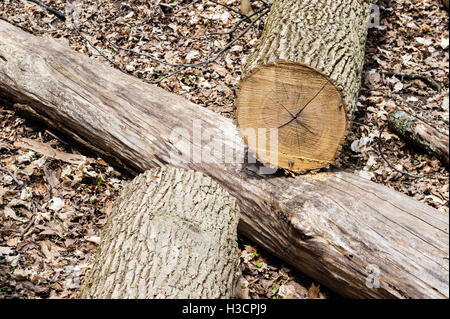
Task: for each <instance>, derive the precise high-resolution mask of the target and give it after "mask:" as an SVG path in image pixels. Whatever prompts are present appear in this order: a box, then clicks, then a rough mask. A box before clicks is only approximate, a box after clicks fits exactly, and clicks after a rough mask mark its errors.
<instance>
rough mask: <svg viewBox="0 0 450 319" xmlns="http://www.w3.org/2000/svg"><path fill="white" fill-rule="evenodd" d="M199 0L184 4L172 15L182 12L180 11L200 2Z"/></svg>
mask: <svg viewBox="0 0 450 319" xmlns="http://www.w3.org/2000/svg"><path fill="white" fill-rule="evenodd" d="M199 1H200V0H194V1H192V2H190V3H188V4H186V5H184V6H183V7H181V8H179V9H178V10H175V11H174V12H172V13H171V14H170V15H173V14H177V13H178V12H180V11H182V10H184V9H187V8H189V7H190V6H192V5H194V4H196V3H197V2H199Z"/></svg>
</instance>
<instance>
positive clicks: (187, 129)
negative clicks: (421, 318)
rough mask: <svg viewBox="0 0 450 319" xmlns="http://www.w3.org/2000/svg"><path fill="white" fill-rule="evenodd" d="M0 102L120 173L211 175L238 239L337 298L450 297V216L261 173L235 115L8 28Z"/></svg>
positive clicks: (0, 54) (370, 186) (367, 189)
mask: <svg viewBox="0 0 450 319" xmlns="http://www.w3.org/2000/svg"><path fill="white" fill-rule="evenodd" d="M0 98H3V100H10V101H13V102H15V103H21V104H18V105H19V106H20V105H21V108H22V110H23V111H25V112H27V114H28V116H30V117H32V118H33V119H35V120H36V119H40V120H41V121H43V122H44V123H45V124H46V125H48V126H50V127H52V128H53V129H54V130H56V131H59V132H60V133H63V134H65V135H66V137H70V138H71V139H73V140H74V141H76V142H77V143H80V144H82V145H84V146H85V147H88V148H89V149H91V150H93V151H96V152H98V153H99V154H101V155H102V156H104V157H105V159H109V160H110V162H111V163H114V164H115V165H117V166H119V167H122V168H124V167H128V168H130V169H132V170H134V171H136V172H142V171H145V170H147V169H150V168H153V167H158V166H161V165H163V164H171V165H174V166H178V167H180V168H185V169H192V170H195V171H199V172H202V173H204V174H205V175H208V176H210V177H212V178H213V179H214V180H216V181H217V182H218V183H219V184H220V185H221V186H222V187H224V188H225V189H226V190H227V191H228V192H229V193H230V195H231V196H233V197H235V198H236V200H237V203H238V205H239V207H240V210H241V219H240V222H239V225H238V231H240V232H241V233H242V234H243V235H244V236H246V237H248V238H249V239H251V240H253V241H254V242H255V243H256V244H258V245H259V246H261V247H263V248H264V249H266V250H268V251H269V252H271V253H272V254H274V255H275V256H277V257H279V258H280V259H282V260H284V261H285V262H287V263H289V264H291V265H293V266H294V267H296V268H298V269H299V270H301V271H302V272H304V273H305V274H307V275H308V276H310V277H312V278H314V279H316V280H317V281H319V282H320V283H322V284H323V285H325V286H328V287H329V288H331V289H333V290H335V291H336V292H337V293H340V294H341V295H344V296H346V297H354V298H364V297H372V298H382V297H385V298H392V297H395V298H404V297H412V298H422V297H430V298H431V297H433V298H443V297H448V279H449V273H448V215H447V214H445V213H443V212H441V211H438V210H436V209H433V208H431V207H429V206H427V205H425V204H423V203H420V202H418V201H416V200H414V199H412V198H410V197H408V196H405V195H403V194H400V193H398V192H396V191H394V190H391V189H388V188H386V187H383V186H381V185H378V184H375V183H373V182H370V181H368V180H365V179H363V178H360V177H357V176H355V175H353V174H349V173H345V172H336V173H322V174H318V175H312V176H297V177H295V178H287V177H284V176H277V175H271V176H261V175H259V174H258V173H259V172H260V171H259V169H260V167H258V165H257V164H252V163H245V162H244V161H243V159H244V155H245V153H244V150H245V144H244V143H243V141H242V139H241V137H240V134H239V130H238V129H237V128H236V127H235V126H234V124H233V123H232V121H231V120H230V119H226V118H224V117H221V116H220V115H218V114H216V113H214V112H212V111H209V110H207V109H205V108H202V107H199V106H197V105H195V104H193V103H190V102H189V101H187V100H185V99H184V98H182V97H180V96H177V95H174V94H171V93H168V92H166V91H164V90H163V89H161V88H158V87H156V86H152V85H149V84H146V83H144V82H142V81H140V80H139V79H136V78H133V77H131V76H127V75H124V74H123V73H122V72H120V71H118V70H114V69H112V68H110V67H108V66H105V65H103V64H101V63H98V62H95V61H93V60H91V59H89V58H88V57H86V56H83V55H81V54H79V53H76V52H74V51H72V50H70V49H69V48H66V47H64V46H62V45H60V44H58V43H57V42H56V41H53V40H51V39H43V38H38V37H35V36H33V35H30V34H28V33H26V32H23V31H22V30H20V29H18V28H16V27H14V26H12V25H10V24H8V23H6V22H4V21H1V20H0ZM374 267H375V268H376V267H378V269H379V271H380V272H379V277H378V280H379V287H378V288H375V287H376V285H375V287H374V286H373V285H372V284H371V283H370V282H371V280H372V279H373V278H374V276H371V275H370V272H371V271H372V270H371V269H373V268H374ZM372 275H373V274H372ZM375 277H376V276H375ZM367 280H369V283H367ZM375 283H376V281H375Z"/></svg>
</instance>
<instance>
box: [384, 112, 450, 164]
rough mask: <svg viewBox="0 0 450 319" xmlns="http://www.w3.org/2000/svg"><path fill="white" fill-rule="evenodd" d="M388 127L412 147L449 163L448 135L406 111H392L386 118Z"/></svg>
mask: <svg viewBox="0 0 450 319" xmlns="http://www.w3.org/2000/svg"><path fill="white" fill-rule="evenodd" d="M388 124H389V128H390V129H391V130H392V131H393V132H395V133H396V134H397V135H399V136H400V137H402V138H403V139H404V140H405V141H406V142H407V143H409V144H410V145H411V146H413V147H417V148H419V149H421V150H423V151H425V152H426V153H428V154H429V155H431V156H436V157H437V158H439V159H440V160H441V161H442V162H443V163H445V164H447V165H448V163H449V141H448V135H445V134H443V133H441V132H439V131H438V130H437V129H436V128H434V127H432V126H431V125H429V124H428V123H425V122H424V121H422V120H421V119H419V118H417V117H415V116H413V115H410V114H408V113H406V112H405V111H401V110H398V111H394V112H392V114H391V115H390V116H389V118H388Z"/></svg>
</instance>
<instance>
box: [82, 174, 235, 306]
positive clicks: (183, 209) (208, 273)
mask: <svg viewBox="0 0 450 319" xmlns="http://www.w3.org/2000/svg"><path fill="white" fill-rule="evenodd" d="M238 219H239V208H238V207H237V206H236V204H235V200H234V198H232V197H231V196H230V195H229V194H228V193H227V192H226V191H224V190H223V189H222V188H221V187H220V186H219V185H218V184H217V183H216V182H214V181H212V180H211V178H209V177H205V176H204V175H203V174H201V173H196V172H194V171H185V170H183V169H179V168H173V167H164V168H162V169H158V168H156V169H151V170H149V171H147V172H145V173H144V174H142V175H139V176H138V177H136V178H135V179H134V180H133V181H132V182H131V183H130V184H128V185H127V186H126V187H125V188H124V189H123V190H122V192H121V195H120V196H119V198H118V199H117V200H116V201H115V202H114V206H113V210H112V212H111V215H110V217H109V219H108V223H107V225H106V227H105V229H104V231H103V234H102V242H101V245H100V247H99V250H98V252H97V256H96V258H95V262H94V265H93V268H92V269H91V271H90V272H89V277H88V279H87V281H86V283H85V285H84V288H83V291H82V293H81V297H82V298H122V299H123V298H125V299H131V298H139V299H149V298H159V299H161V298H197V299H198V298H233V297H234V296H235V286H236V282H237V279H238V278H237V273H238V267H237V264H238V260H239V256H238V254H237V225H238Z"/></svg>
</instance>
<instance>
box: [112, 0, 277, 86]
mask: <svg viewBox="0 0 450 319" xmlns="http://www.w3.org/2000/svg"><path fill="white" fill-rule="evenodd" d="M265 10H266V11H264V10H263V11H262V13H261V14H260V15H259V16H258V17H257V18H256V19H255V20H253V21H251V23H249V25H248V26H247V27H246V28H245V29H244V30H243V31H242V32H241V33H240V34H239V35H238V36H237V37H236V38H234V39H232V40H231V41H229V42H228V43H227V45H226V46H224V47H223V48H222V49H221V50H220V51H219V52H218V53H216V54H215V55H214V56H213V57H212V58H210V59H207V60H206V61H201V62H198V63H193V64H186V63H169V62H166V61H164V60H161V59H158V58H157V57H155V56H153V55H150V54H147V53H143V52H139V51H135V50H132V49H128V48H123V47H120V46H118V45H116V44H112V46H113V47H114V48H116V49H118V50H124V51H128V52H131V53H134V54H137V55H142V56H145V57H148V58H150V59H152V60H154V61H157V62H159V63H162V64H165V65H168V66H174V67H177V66H178V67H182V68H181V69H179V70H177V71H175V72H172V73H170V74H168V75H166V76H164V77H163V78H161V79H159V80H156V81H153V82H150V83H159V82H161V81H163V80H165V79H167V78H168V77H170V76H173V75H175V74H177V73H180V72H182V71H184V70H186V69H187V68H195V67H199V66H203V65H208V64H211V63H214V62H215V61H216V60H217V59H218V58H219V57H220V56H221V55H222V54H223V53H224V52H225V51H227V50H228V49H229V48H230V47H231V46H232V45H233V44H234V43H235V42H236V41H237V40H239V39H240V38H242V37H243V36H244V35H245V34H246V33H247V32H248V31H249V30H250V28H251V27H252V26H253V25H254V24H255V23H256V22H257V21H258V20H260V19H261V18H262V17H263V16H264V15H265V14H266V13H267V12H268V11H269V10H268V9H266V8H265Z"/></svg>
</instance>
